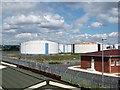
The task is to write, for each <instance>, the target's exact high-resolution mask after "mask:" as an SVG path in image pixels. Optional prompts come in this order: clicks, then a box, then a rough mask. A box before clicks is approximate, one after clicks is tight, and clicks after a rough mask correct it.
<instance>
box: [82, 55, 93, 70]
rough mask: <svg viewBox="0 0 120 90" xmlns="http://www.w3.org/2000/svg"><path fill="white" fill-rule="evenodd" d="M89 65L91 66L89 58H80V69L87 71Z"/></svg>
mask: <svg viewBox="0 0 120 90" xmlns="http://www.w3.org/2000/svg"><path fill="white" fill-rule="evenodd" d="M90 65H91V57H89V56H88V57H86V56H82V57H81V68H82V69H87V68H90Z"/></svg>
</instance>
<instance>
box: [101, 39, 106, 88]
mask: <svg viewBox="0 0 120 90" xmlns="http://www.w3.org/2000/svg"><path fill="white" fill-rule="evenodd" d="M104 40H107V39H102V86H104V50H103V42H104Z"/></svg>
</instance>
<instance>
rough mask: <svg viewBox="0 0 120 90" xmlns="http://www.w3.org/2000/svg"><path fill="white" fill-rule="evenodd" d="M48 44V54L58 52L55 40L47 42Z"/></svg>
mask: <svg viewBox="0 0 120 90" xmlns="http://www.w3.org/2000/svg"><path fill="white" fill-rule="evenodd" d="M47 43H48V45H49V47H48V48H49V54H57V53H58V43H55V42H47Z"/></svg>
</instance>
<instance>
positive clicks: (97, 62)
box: [94, 57, 109, 73]
mask: <svg viewBox="0 0 120 90" xmlns="http://www.w3.org/2000/svg"><path fill="white" fill-rule="evenodd" d="M108 59H109V58H104V72H106V73H109V60H108ZM94 60H95V70H96V71H100V72H102V57H95V58H94Z"/></svg>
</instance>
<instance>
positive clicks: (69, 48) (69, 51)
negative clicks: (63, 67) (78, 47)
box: [67, 45, 72, 53]
mask: <svg viewBox="0 0 120 90" xmlns="http://www.w3.org/2000/svg"><path fill="white" fill-rule="evenodd" d="M67 52H68V53H71V52H72V45H68V51H67Z"/></svg>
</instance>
